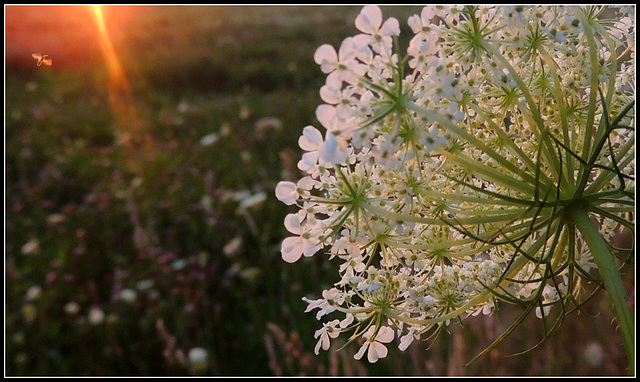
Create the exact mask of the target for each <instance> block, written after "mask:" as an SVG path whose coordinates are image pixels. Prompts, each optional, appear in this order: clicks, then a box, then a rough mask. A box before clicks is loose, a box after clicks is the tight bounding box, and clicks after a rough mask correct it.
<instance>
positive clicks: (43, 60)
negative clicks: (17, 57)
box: [31, 53, 53, 66]
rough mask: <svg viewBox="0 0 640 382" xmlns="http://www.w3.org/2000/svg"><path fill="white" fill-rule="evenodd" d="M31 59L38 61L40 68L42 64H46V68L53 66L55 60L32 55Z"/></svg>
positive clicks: (42, 55)
mask: <svg viewBox="0 0 640 382" xmlns="http://www.w3.org/2000/svg"><path fill="white" fill-rule="evenodd" d="M31 57H33V58H34V59H36V60H38V66H41V65H42V64H45V65H46V66H51V65H53V60H52V59H51V57H49V56H48V55H46V54H40V53H32V54H31Z"/></svg>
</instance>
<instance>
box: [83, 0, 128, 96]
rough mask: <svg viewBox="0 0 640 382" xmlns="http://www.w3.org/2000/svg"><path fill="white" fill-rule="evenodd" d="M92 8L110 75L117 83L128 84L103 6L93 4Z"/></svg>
mask: <svg viewBox="0 0 640 382" xmlns="http://www.w3.org/2000/svg"><path fill="white" fill-rule="evenodd" d="M91 9H92V10H93V13H94V15H95V19H96V26H97V28H98V33H99V42H100V49H101V50H102V53H103V55H104V57H105V60H106V62H107V68H108V70H109V76H110V79H111V80H112V81H116V84H118V85H120V86H123V85H125V84H126V77H125V75H124V72H123V71H122V66H121V65H120V61H119V60H118V55H117V54H116V51H115V49H114V48H113V43H112V42H111V38H110V36H109V32H108V31H107V26H106V24H105V22H104V14H103V13H102V7H101V6H100V5H91Z"/></svg>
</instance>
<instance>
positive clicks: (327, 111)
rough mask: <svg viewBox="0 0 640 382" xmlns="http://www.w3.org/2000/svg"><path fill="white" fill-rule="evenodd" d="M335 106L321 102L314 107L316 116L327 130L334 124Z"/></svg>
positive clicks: (332, 127)
mask: <svg viewBox="0 0 640 382" xmlns="http://www.w3.org/2000/svg"><path fill="white" fill-rule="evenodd" d="M336 115H337V112H336V107H335V106H332V105H327V104H322V105H320V106H318V108H317V109H316V118H318V121H320V123H321V124H322V126H324V128H325V129H327V130H333V129H334V126H335V124H336Z"/></svg>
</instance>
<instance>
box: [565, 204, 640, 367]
mask: <svg viewBox="0 0 640 382" xmlns="http://www.w3.org/2000/svg"><path fill="white" fill-rule="evenodd" d="M568 213H569V217H570V219H571V221H572V222H573V224H574V225H575V226H576V228H577V229H578V230H579V231H580V233H581V234H582V238H583V239H584V241H585V242H586V243H587V245H588V246H589V249H590V250H591V254H592V255H593V258H594V260H595V262H596V265H597V266H598V269H599V271H600V275H601V276H602V279H603V281H604V285H605V287H606V289H607V294H608V295H609V298H610V299H611V302H612V304H613V310H614V314H615V316H616V320H617V322H618V327H619V329H620V333H621V334H622V340H623V342H624V347H625V350H626V352H627V357H628V358H629V367H630V369H631V370H630V371H631V373H632V374H633V373H634V363H635V328H634V318H633V312H632V311H631V309H630V308H629V307H628V306H627V301H626V299H627V295H628V291H627V289H626V288H625V286H624V282H623V281H622V276H621V275H620V272H619V271H618V266H617V265H616V263H615V261H614V258H613V256H612V255H611V252H609V248H608V246H607V243H606V241H605V240H604V238H603V237H602V235H600V232H598V229H597V227H596V226H595V225H594V224H593V222H592V221H591V219H590V218H589V215H588V214H587V210H586V208H585V206H582V205H577V206H576V207H575V208H568Z"/></svg>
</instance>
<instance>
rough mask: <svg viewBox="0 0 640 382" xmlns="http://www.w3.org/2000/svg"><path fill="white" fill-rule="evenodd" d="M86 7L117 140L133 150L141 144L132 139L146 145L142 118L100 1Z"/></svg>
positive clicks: (146, 138)
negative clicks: (91, 19)
mask: <svg viewBox="0 0 640 382" xmlns="http://www.w3.org/2000/svg"><path fill="white" fill-rule="evenodd" d="M90 7H91V10H92V11H93V14H94V16H95V22H96V27H97V28H98V39H99V43H100V49H101V50H102V53H103V55H104V59H105V62H106V66H107V72H108V78H109V83H108V92H109V103H110V106H111V110H112V112H113V114H114V117H115V119H116V127H117V129H118V132H119V141H120V143H122V144H124V145H125V147H128V148H129V149H131V150H133V151H135V148H134V146H137V147H138V148H141V147H140V146H139V145H137V144H133V141H137V142H139V143H142V144H143V147H145V148H146V147H147V146H148V144H149V142H148V137H147V135H146V134H145V133H144V131H143V128H142V121H141V120H140V119H139V118H138V116H137V113H136V108H135V104H134V102H133V95H132V93H131V87H130V85H129V81H128V79H127V76H126V73H125V71H124V69H123V67H122V64H121V62H120V60H119V59H118V55H117V54H116V50H115V49H114V47H113V42H112V39H111V36H110V35H109V31H108V29H107V24H106V22H105V18H104V14H103V12H102V7H101V6H100V5H92V6H90ZM132 144H133V145H132ZM130 154H131V155H133V152H130Z"/></svg>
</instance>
